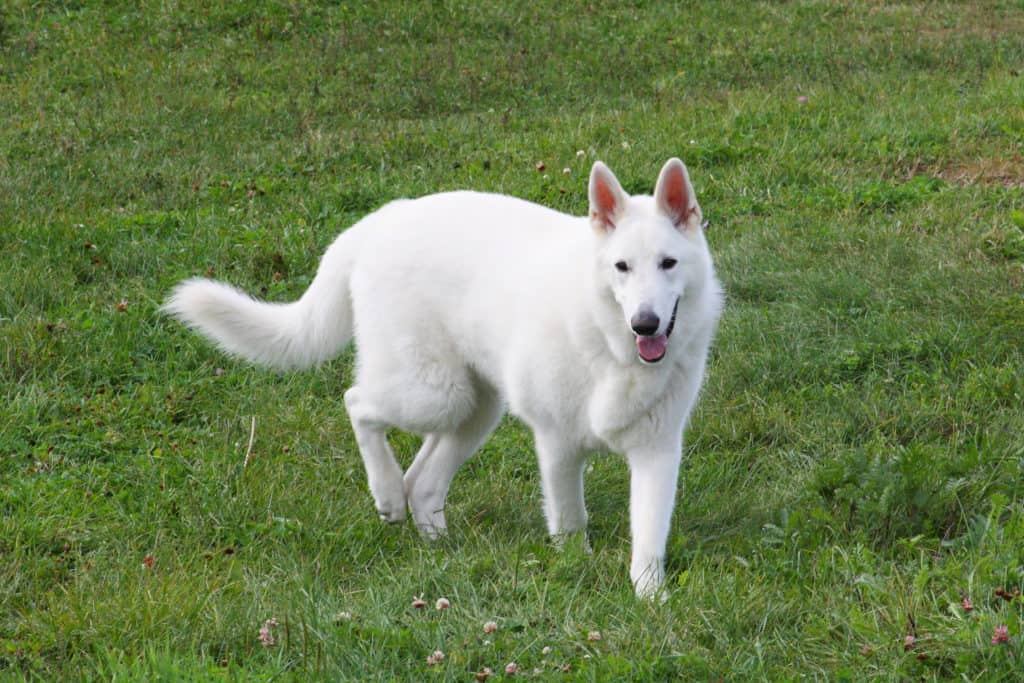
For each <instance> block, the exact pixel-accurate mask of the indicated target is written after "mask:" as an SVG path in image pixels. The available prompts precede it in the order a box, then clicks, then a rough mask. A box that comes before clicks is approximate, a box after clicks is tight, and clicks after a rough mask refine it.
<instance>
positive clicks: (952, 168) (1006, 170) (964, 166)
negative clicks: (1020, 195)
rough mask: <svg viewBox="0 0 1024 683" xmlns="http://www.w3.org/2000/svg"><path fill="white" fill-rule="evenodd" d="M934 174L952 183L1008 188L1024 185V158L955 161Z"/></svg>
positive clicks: (964, 185)
mask: <svg viewBox="0 0 1024 683" xmlns="http://www.w3.org/2000/svg"><path fill="white" fill-rule="evenodd" d="M934 175H937V176H938V177H940V178H942V179H943V180H945V181H946V182H947V183H950V184H952V185H958V186H960V187H967V186H970V185H982V186H985V187H994V186H997V185H1001V186H1002V187H1008V188H1014V187H1015V188H1020V187H1024V159H1022V158H1021V157H1019V156H1015V157H1013V158H1010V159H974V160H971V161H961V162H954V163H951V164H949V165H947V166H946V167H944V168H941V169H938V170H935V171H934Z"/></svg>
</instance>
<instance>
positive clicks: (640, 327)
mask: <svg viewBox="0 0 1024 683" xmlns="http://www.w3.org/2000/svg"><path fill="white" fill-rule="evenodd" d="M629 324H630V325H631V326H632V327H633V331H634V332H636V333H637V334H639V335H640V336H642V337H650V336H651V335H652V334H654V333H655V332H657V331H658V326H659V325H661V321H660V320H659V319H658V316H656V315H654V313H652V312H651V311H640V312H639V313H637V314H636V315H634V316H633V318H632V319H631V320H630V321H629Z"/></svg>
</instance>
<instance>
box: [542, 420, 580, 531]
mask: <svg viewBox="0 0 1024 683" xmlns="http://www.w3.org/2000/svg"><path fill="white" fill-rule="evenodd" d="M534 440H535V443H536V447H537V460H538V462H539V464H540V479H541V488H542V489H543V492H544V516H545V517H546V518H547V522H548V532H549V533H550V534H551V538H552V539H554V541H555V543H556V544H558V545H561V544H562V543H563V542H564V541H565V539H566V538H567V537H568V536H570V535H572V534H574V533H576V532H578V531H584V532H585V530H586V528H587V508H586V506H585V504H584V502H583V467H584V465H585V463H586V460H585V458H584V457H583V456H582V455H581V453H580V451H579V449H578V448H573V447H571V446H569V445H568V444H566V443H565V441H564V440H563V439H562V438H561V436H560V435H557V434H541V433H537V432H534Z"/></svg>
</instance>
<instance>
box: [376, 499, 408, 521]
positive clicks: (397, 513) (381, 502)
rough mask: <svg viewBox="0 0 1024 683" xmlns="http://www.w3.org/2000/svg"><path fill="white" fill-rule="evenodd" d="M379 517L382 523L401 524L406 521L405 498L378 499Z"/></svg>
mask: <svg viewBox="0 0 1024 683" xmlns="http://www.w3.org/2000/svg"><path fill="white" fill-rule="evenodd" d="M376 503H377V515H378V516H379V517H380V519H381V521H382V522H386V523H388V524H400V523H401V522H404V521H405V496H404V495H401V496H387V497H383V498H378V499H377V500H376Z"/></svg>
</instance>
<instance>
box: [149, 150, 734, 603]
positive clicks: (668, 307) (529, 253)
mask: <svg viewBox="0 0 1024 683" xmlns="http://www.w3.org/2000/svg"><path fill="white" fill-rule="evenodd" d="M722 301H723V296H722V291H721V288H720V286H719V284H718V281H717V280H716V279H715V275H714V269H713V267H712V264H711V256H710V254H709V252H708V248H707V243H706V242H705V240H704V235H703V231H702V225H701V210H700V208H699V206H698V204H697V200H696V197H695V196H694V192H693V186H692V185H691V184H690V179H689V176H688V174H687V172H686V167H685V166H684V165H683V163H682V162H681V161H679V160H678V159H671V160H669V162H668V163H666V164H665V166H664V168H662V170H661V174H660V176H659V177H658V182H657V186H656V188H655V191H654V196H653V197H650V196H633V197H631V196H629V195H627V194H626V193H625V192H624V191H623V189H622V187H621V186H620V185H619V182H618V180H616V178H615V176H614V175H613V174H612V172H611V171H610V170H609V169H608V167H607V166H605V165H604V164H602V163H601V162H597V163H595V164H594V167H593V169H592V171H591V175H590V216H589V217H588V218H576V217H572V216H568V215H565V214H562V213H558V212H556V211H553V210H551V209H548V208H545V207H542V206H538V205H535V204H531V203H528V202H525V201H523V200H520V199H515V198H511V197H506V196H501V195H490V194H480V193H474V192H450V193H443V194H436V195H430V196H427V197H423V198H421V199H416V200H400V201H395V202H392V203H390V204H388V205H386V206H384V207H383V208H381V209H380V210H378V211H376V212H375V213H372V214H370V215H369V216H367V217H366V218H364V219H363V220H361V221H360V222H359V223H357V224H356V225H354V226H352V227H351V228H350V229H348V230H346V231H345V232H344V233H342V235H341V236H340V237H338V238H337V239H336V240H335V242H334V244H332V245H331V247H330V248H329V249H328V250H327V253H326V254H325V255H324V257H323V261H322V262H321V264H320V268H319V270H318V271H317V275H316V278H315V279H314V280H313V283H312V284H311V285H310V287H309V289H308V290H307V291H306V292H305V294H303V296H302V298H301V299H299V300H298V301H296V302H293V303H286V304H274V303H261V302H258V301H255V300H253V299H251V298H250V297H249V296H247V295H245V294H244V293H242V292H240V291H238V290H236V289H234V288H232V287H230V286H228V285H225V284H221V283H218V282H213V281H209V280H202V279H193V280H188V281H185V282H183V283H181V284H180V285H179V286H178V287H177V289H175V291H174V293H173V295H172V296H171V298H170V300H169V301H168V302H167V304H166V305H165V307H164V308H165V310H166V311H168V312H169V313H171V314H172V315H174V316H175V317H177V318H178V319H180V320H182V321H183V322H185V323H186V324H188V325H190V326H191V327H194V328H196V329H197V330H199V331H200V332H201V333H202V334H204V335H205V336H207V337H208V338H210V339H211V340H213V341H214V342H216V343H217V344H218V345H219V346H220V347H221V348H223V349H224V350H225V351H228V352H229V353H232V354H236V355H238V356H242V357H243V358H247V359H249V360H250V361H253V362H255V363H260V364H263V365H268V366H272V367H277V368H296V367H308V366H310V365H313V364H315V363H319V362H321V361H323V360H326V359H328V358H331V357H332V356H334V355H336V354H338V353H339V352H340V351H341V350H342V349H343V348H344V346H345V345H346V344H347V343H348V341H349V339H350V338H351V337H352V336H353V334H354V335H355V339H356V346H357V349H358V362H357V367H356V383H355V385H354V386H352V387H351V388H350V389H349V390H348V391H346V392H345V405H346V407H347V408H348V414H349V418H350V419H351V421H352V428H353V430H354V431H355V435H356V439H357V441H358V443H359V450H360V451H361V453H362V457H363V462H364V464H365V466H366V475H367V478H368V480H369V486H370V491H371V492H372V493H373V497H374V500H375V501H376V504H377V510H378V512H379V513H380V516H381V518H382V519H384V520H385V521H387V522H399V521H401V520H403V519H404V518H405V514H406V508H407V507H408V509H409V510H410V511H411V512H412V516H413V519H414V520H415V522H416V524H417V526H418V527H419V528H420V529H421V530H422V531H423V532H424V533H425V534H426V535H428V536H431V537H434V536H437V535H438V534H441V533H443V532H444V531H445V516H444V503H445V498H446V496H447V494H448V487H449V485H450V483H451V480H452V477H453V476H454V475H455V471H456V470H457V469H458V467H459V466H460V465H461V464H462V463H463V462H465V461H466V459H468V458H469V457H470V456H471V455H473V453H474V452H475V451H476V450H477V448H479V447H480V445H481V444H482V443H483V441H484V439H486V438H487V435H488V434H489V433H490V432H491V430H492V429H494V427H495V425H496V423H497V422H498V420H499V418H500V417H501V415H502V413H503V412H504V411H505V410H506V408H507V409H508V410H510V411H511V412H512V413H513V414H514V415H517V416H518V417H519V418H521V419H522V420H523V421H524V422H525V423H526V424H527V425H529V427H530V428H531V429H532V430H533V434H534V438H535V444H536V449H537V456H538V460H539V462H540V472H541V480H542V486H543V492H544V512H545V515H546V517H547V524H548V530H549V531H550V533H551V534H552V536H554V537H556V539H558V538H562V537H564V535H565V534H571V533H573V532H577V531H581V530H583V529H584V528H585V527H586V524H587V512H586V509H585V507H584V504H583V471H584V462H585V458H586V455H587V453H588V452H589V451H592V450H596V449H609V450H611V451H615V452H618V453H622V454H624V455H625V456H626V458H627V460H628V463H629V468H630V476H631V494H630V524H631V529H632V534H633V556H632V562H631V566H630V577H631V578H632V580H633V584H634V586H635V588H636V592H637V594H638V595H639V596H642V597H656V596H660V595H662V592H661V590H660V586H661V584H662V581H663V578H664V555H665V543H666V540H667V537H668V532H669V524H670V519H671V516H672V508H673V505H674V503H675V493H676V484H677V478H678V471H679V462H680V459H681V456H682V448H683V429H684V427H685V425H686V421H687V419H688V417H689V414H690V410H691V409H692V408H693V405H694V403H695V401H696V399H697V395H698V393H699V390H700V386H701V382H702V379H703V376H704V366H705V361H706V359H707V354H708V347H709V345H710V343H711V339H712V335H713V334H714V331H715V328H716V326H717V323H718V318H719V315H720V312H721V308H722ZM392 426H394V427H398V428H400V429H404V430H407V431H410V432H414V433H418V434H422V435H424V440H423V446H422V448H420V450H419V452H418V453H417V454H416V457H415V460H414V461H413V463H412V465H411V466H410V467H409V470H408V471H407V472H405V474H404V476H403V473H402V469H401V467H400V466H399V464H398V462H397V461H396V460H395V456H394V454H393V453H392V451H391V448H390V446H389V445H388V442H387V439H386V438H385V433H386V430H387V429H388V428H389V427H392Z"/></svg>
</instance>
